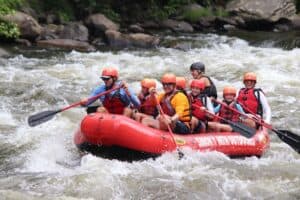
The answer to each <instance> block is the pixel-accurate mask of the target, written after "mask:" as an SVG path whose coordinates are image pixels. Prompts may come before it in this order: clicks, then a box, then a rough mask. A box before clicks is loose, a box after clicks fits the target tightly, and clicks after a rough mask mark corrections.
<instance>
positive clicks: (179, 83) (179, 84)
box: [176, 76, 186, 93]
mask: <svg viewBox="0 0 300 200" xmlns="http://www.w3.org/2000/svg"><path fill="white" fill-rule="evenodd" d="M185 89H186V79H185V78H184V77H183V76H177V77H176V90H179V91H182V92H183V93H186V91H185Z"/></svg>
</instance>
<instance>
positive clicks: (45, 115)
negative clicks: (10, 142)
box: [28, 85, 123, 127]
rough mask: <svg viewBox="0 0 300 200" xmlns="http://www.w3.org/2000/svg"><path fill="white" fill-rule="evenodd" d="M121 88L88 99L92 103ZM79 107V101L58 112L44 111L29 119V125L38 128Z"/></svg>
mask: <svg viewBox="0 0 300 200" xmlns="http://www.w3.org/2000/svg"><path fill="white" fill-rule="evenodd" d="M121 87H123V86H122V85H121V86H118V87H115V88H112V89H110V90H107V91H105V92H102V93H100V94H97V95H95V96H93V97H90V98H89V99H87V101H91V100H94V99H97V98H99V97H100V96H102V95H105V94H107V93H110V92H112V91H114V90H117V89H120V88H121ZM79 105H81V101H79V102H77V103H74V104H72V105H69V106H67V107H64V108H61V109H58V110H48V111H43V112H40V113H37V114H34V115H31V116H29V118H28V124H29V126H32V127H33V126H36V125H39V124H42V123H44V122H46V121H49V120H50V119H52V118H53V117H54V115H56V114H57V113H60V112H63V111H65V110H68V109H70V108H73V107H76V106H79Z"/></svg>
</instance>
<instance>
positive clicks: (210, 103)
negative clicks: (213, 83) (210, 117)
mask: <svg viewBox="0 0 300 200" xmlns="http://www.w3.org/2000/svg"><path fill="white" fill-rule="evenodd" d="M206 108H207V110H208V111H209V112H211V113H214V114H215V110H214V106H213V104H212V102H211V100H210V98H209V97H206Z"/></svg>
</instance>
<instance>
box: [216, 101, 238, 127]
mask: <svg viewBox="0 0 300 200" xmlns="http://www.w3.org/2000/svg"><path fill="white" fill-rule="evenodd" d="M224 103H226V102H224ZM228 106H230V107H231V108H233V109H236V102H235V101H233V102H231V103H230V104H229V105H228ZM219 116H220V117H223V118H225V119H227V120H229V121H233V122H238V121H239V119H240V118H239V117H240V115H239V114H238V113H237V112H234V111H233V110H231V109H229V108H227V107H226V106H223V105H221V107H220V111H219Z"/></svg>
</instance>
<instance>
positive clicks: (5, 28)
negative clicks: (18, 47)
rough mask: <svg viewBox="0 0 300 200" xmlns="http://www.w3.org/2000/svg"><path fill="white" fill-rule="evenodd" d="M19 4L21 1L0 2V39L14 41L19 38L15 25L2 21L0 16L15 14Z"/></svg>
mask: <svg viewBox="0 0 300 200" xmlns="http://www.w3.org/2000/svg"><path fill="white" fill-rule="evenodd" d="M21 3H22V0H0V38H2V39H16V38H18V37H19V36H20V30H19V28H18V27H17V25H16V24H14V23H11V22H7V21H5V20H3V19H2V18H1V16H4V15H7V14H10V13H13V12H15V9H16V8H18V7H19V6H21Z"/></svg>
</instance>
